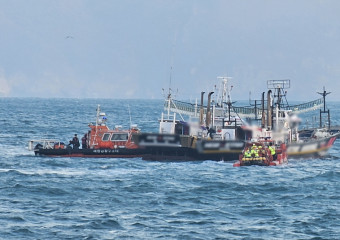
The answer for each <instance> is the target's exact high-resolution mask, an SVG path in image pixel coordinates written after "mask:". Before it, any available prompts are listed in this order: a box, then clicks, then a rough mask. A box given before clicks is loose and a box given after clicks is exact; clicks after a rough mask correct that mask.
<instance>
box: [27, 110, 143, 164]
mask: <svg viewBox="0 0 340 240" xmlns="http://www.w3.org/2000/svg"><path fill="white" fill-rule="evenodd" d="M106 122H107V117H106V114H105V113H103V112H101V111H100V105H98V107H97V116H96V123H95V124H92V123H90V124H89V128H90V130H89V131H88V132H87V133H85V134H84V137H83V138H82V147H81V148H79V147H78V145H77V143H76V142H75V141H74V139H73V140H72V141H70V142H69V143H68V144H65V143H64V142H63V141H60V140H54V139H40V140H30V141H29V143H28V149H29V150H31V151H34V153H35V155H36V156H61V157H110V158H132V157H140V156H142V154H144V153H145V150H144V149H141V148H139V147H138V145H137V144H136V143H135V138H136V135H138V134H139V133H140V130H139V129H138V127H137V125H131V126H130V128H129V129H127V130H123V129H122V126H119V125H118V126H115V128H114V129H110V128H109V127H108V126H107V124H106Z"/></svg>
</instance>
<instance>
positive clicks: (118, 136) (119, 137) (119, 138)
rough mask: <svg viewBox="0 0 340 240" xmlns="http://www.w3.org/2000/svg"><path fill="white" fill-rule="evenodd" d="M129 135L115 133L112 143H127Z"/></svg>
mask: <svg viewBox="0 0 340 240" xmlns="http://www.w3.org/2000/svg"><path fill="white" fill-rule="evenodd" d="M127 140H128V134H127V133H114V134H112V137H111V141H127Z"/></svg>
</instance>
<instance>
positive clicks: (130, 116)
mask: <svg viewBox="0 0 340 240" xmlns="http://www.w3.org/2000/svg"><path fill="white" fill-rule="evenodd" d="M128 110H129V117H130V129H131V126H132V121H131V111H130V104H128Z"/></svg>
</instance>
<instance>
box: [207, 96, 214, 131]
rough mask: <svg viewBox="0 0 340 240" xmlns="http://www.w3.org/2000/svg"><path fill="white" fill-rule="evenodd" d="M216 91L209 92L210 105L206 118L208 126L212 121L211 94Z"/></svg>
mask: <svg viewBox="0 0 340 240" xmlns="http://www.w3.org/2000/svg"><path fill="white" fill-rule="evenodd" d="M213 93H214V92H210V93H209V94H208V106H207V116H206V118H205V125H206V126H207V127H209V126H210V122H211V111H210V105H211V95H212V94H213Z"/></svg>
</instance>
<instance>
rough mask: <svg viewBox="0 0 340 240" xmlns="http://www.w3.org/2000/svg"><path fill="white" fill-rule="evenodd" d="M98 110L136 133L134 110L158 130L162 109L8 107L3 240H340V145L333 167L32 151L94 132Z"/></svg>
mask: <svg viewBox="0 0 340 240" xmlns="http://www.w3.org/2000/svg"><path fill="white" fill-rule="evenodd" d="M97 104H101V105H102V110H103V111H104V112H106V114H107V116H108V118H109V121H108V125H109V126H112V127H113V126H114V125H115V124H123V125H125V126H128V124H129V113H128V110H127V106H128V104H129V106H130V109H131V117H132V122H133V123H137V124H139V126H140V127H141V129H142V130H144V131H157V125H158V123H157V119H158V117H159V115H160V113H161V111H162V101H160V100H138V101H137V100H129V101H123V100H104V99H92V100H79V99H77V100H76V99H47V100H46V99H7V98H3V99H0V123H1V130H0V151H1V156H0V158H1V161H0V238H1V239H339V238H340V221H339V219H340V186H339V181H340V152H339V151H340V141H339V139H338V140H337V141H336V143H335V146H334V147H333V148H332V149H331V151H330V156H328V157H327V158H325V159H314V160H294V161H293V160H292V161H289V163H288V165H284V166H279V167H258V166H253V167H243V168H233V167H232V163H228V162H213V161H202V162H181V163H174V162H166V163H164V162H149V161H143V160H141V159H139V158H135V159H102V158H94V159H88V158H49V157H34V156H33V153H32V152H28V151H27V141H28V140H30V139H39V138H42V137H44V138H46V137H48V138H57V139H61V140H63V141H68V140H69V139H70V138H71V137H72V136H73V134H74V133H78V134H82V133H85V132H86V131H87V124H88V123H89V122H90V121H94V116H95V110H96V105H97ZM339 105H340V103H332V104H330V106H329V107H330V108H331V109H332V114H333V117H332V118H333V122H335V124H336V123H337V121H338V120H337V119H338V118H339V117H340V113H336V108H338V107H339Z"/></svg>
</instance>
